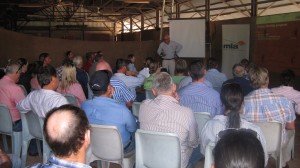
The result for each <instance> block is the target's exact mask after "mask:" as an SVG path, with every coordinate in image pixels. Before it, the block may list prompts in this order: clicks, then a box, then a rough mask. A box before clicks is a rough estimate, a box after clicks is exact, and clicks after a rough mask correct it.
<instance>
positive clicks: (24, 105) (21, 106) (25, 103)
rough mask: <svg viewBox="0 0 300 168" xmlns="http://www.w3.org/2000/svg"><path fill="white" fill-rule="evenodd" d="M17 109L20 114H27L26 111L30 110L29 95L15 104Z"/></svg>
mask: <svg viewBox="0 0 300 168" xmlns="http://www.w3.org/2000/svg"><path fill="white" fill-rule="evenodd" d="M17 109H18V110H19V111H20V112H28V111H30V110H32V109H31V106H30V95H28V96H27V97H25V98H24V99H23V100H21V101H19V102H18V103H17Z"/></svg>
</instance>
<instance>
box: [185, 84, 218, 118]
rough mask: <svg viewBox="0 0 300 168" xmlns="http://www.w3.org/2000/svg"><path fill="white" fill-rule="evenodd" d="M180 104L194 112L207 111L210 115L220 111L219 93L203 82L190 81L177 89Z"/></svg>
mask: <svg viewBox="0 0 300 168" xmlns="http://www.w3.org/2000/svg"><path fill="white" fill-rule="evenodd" d="M179 96H180V104H181V105H183V106H185V107H189V108H191V109H192V110H193V111H194V112H209V113H210V114H211V116H212V117H213V116H215V115H218V114H221V113H222V103H221V100H220V94H219V93H218V92H217V91H215V90H214V89H212V88H209V87H208V86H206V85H205V84H204V83H195V82H194V83H191V84H189V85H188V86H186V87H184V88H182V89H180V90H179Z"/></svg>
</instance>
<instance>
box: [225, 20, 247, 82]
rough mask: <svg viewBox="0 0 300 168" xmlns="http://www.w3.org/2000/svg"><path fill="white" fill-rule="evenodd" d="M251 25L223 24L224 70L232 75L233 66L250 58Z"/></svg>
mask: <svg viewBox="0 0 300 168" xmlns="http://www.w3.org/2000/svg"><path fill="white" fill-rule="evenodd" d="M249 39H250V25H249V24H231V25H222V72H223V73H225V74H226V75H227V77H228V78H231V77H232V66H233V65H234V64H236V63H239V62H240V61H241V60H242V59H244V58H246V59H249V48H250V40H249Z"/></svg>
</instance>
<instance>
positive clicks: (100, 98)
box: [82, 71, 137, 153]
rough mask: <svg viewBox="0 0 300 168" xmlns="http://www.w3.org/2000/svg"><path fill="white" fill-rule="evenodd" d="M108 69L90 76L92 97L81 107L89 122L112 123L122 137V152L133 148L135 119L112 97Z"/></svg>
mask: <svg viewBox="0 0 300 168" xmlns="http://www.w3.org/2000/svg"><path fill="white" fill-rule="evenodd" d="M110 77H111V72H110V71H96V72H95V73H94V75H93V76H92V78H91V81H90V87H91V89H92V91H93V94H94V97H93V99H92V100H87V101H85V102H83V104H82V109H83V110H84V111H85V112H86V115H87V117H88V119H89V122H90V123H91V124H98V125H114V126H116V127H118V130H119V132H120V135H121V137H122V142H123V147H124V152H125V153H127V152H130V151H132V150H134V148H135V140H134V133H135V131H136V129H137V123H136V119H135V118H134V117H133V115H132V114H131V112H130V111H129V109H128V108H127V107H126V106H125V105H122V104H120V103H118V102H117V101H115V100H113V99H112V96H113V92H114V88H113V87H112V86H111V84H110Z"/></svg>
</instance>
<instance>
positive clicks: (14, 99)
mask: <svg viewBox="0 0 300 168" xmlns="http://www.w3.org/2000/svg"><path fill="white" fill-rule="evenodd" d="M0 95H1V96H0V103H1V104H5V105H7V107H8V109H9V111H10V113H11V116H12V120H13V122H15V121H17V120H20V119H21V116H20V112H19V111H18V109H17V107H16V105H17V103H18V102H19V101H20V100H22V99H23V98H24V97H25V95H24V92H23V91H22V89H21V87H19V86H18V85H17V84H15V83H14V82H13V81H12V80H11V79H10V78H9V77H8V76H4V77H3V78H2V79H1V80H0Z"/></svg>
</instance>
